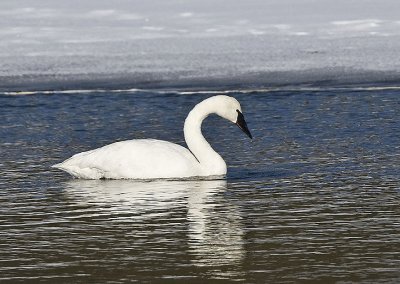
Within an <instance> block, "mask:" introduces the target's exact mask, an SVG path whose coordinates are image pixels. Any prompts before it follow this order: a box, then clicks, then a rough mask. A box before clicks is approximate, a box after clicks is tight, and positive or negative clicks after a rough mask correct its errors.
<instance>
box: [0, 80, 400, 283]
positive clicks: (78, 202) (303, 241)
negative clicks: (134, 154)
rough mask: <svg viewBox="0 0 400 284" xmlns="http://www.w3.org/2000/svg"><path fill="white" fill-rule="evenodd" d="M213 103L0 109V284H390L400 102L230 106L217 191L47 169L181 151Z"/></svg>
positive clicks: (32, 104) (28, 99)
mask: <svg viewBox="0 0 400 284" xmlns="http://www.w3.org/2000/svg"><path fill="white" fill-rule="evenodd" d="M211 95H212V94H211V93H207V92H202V93H191V94H187V93H185V94H183V93H179V92H172V91H171V92H152V91H146V92H142V91H132V92H129V91H128V92H112V91H109V92H108V91H106V92H88V93H85V92H80V93H74V92H71V93H62V92H54V93H50V94H49V93H47V94H40V93H36V94H32V95H26V96H22V95H21V96H17V95H0V145H1V146H0V157H1V159H0V172H1V178H0V281H1V282H3V281H4V282H35V283H36V282H38V281H41V282H43V283H99V282H110V283H123V282H128V281H131V282H139V283H146V282H151V283H154V282H156V283H157V282H181V283H187V282H188V281H191V282H195V283H204V282H210V281H213V282H218V281H220V282H228V281H232V282H233V281H238V282H245V283H293V282H307V283H308V282H319V283H322V282H324V283H332V282H338V283H350V282H362V283H396V282H398V281H400V261H399V259H400V250H399V248H400V241H399V240H400V209H399V203H400V202H399V201H400V190H399V189H400V181H399V180H400V122H399V114H400V90H399V89H395V88H391V89H390V88H389V89H385V88H380V89H373V88H365V89H363V88H359V89H351V88H348V89H334V88H331V89H325V90H318V89H309V90H307V89H297V90H275V91H254V92H252V91H249V92H235V91H233V92H231V93H230V95H232V96H234V97H236V98H237V99H238V100H239V101H240V102H241V104H242V108H243V110H244V114H245V117H246V120H247V123H248V126H249V128H250V130H251V132H252V134H253V136H254V139H253V141H250V140H249V139H248V138H247V137H246V136H245V135H244V134H243V133H242V132H241V131H240V129H238V128H237V127H236V126H235V125H232V124H231V123H229V122H227V121H225V120H223V119H221V118H219V117H209V118H208V119H207V120H206V121H205V122H204V124H203V131H204V134H205V136H206V138H207V139H208V140H209V141H210V143H211V144H212V145H213V146H214V148H215V149H216V150H217V151H218V152H220V153H221V155H222V156H223V157H224V159H225V160H226V162H227V164H228V176H227V179H226V180H215V181H154V182H138V181H107V180H106V181H85V180H73V179H72V178H71V177H70V176H68V175H67V174H65V173H63V172H60V171H57V170H53V169H50V166H51V165H52V164H55V163H57V162H60V161H62V160H64V159H66V158H68V157H70V156H71V155H73V154H75V153H78V152H81V151H86V150H89V149H93V148H96V147H100V146H103V145H105V144H108V143H112V142H114V141H119V140H127V139H136V138H156V139H163V140H168V141H171V142H175V143H179V144H182V145H184V140H183V131H182V127H183V121H184V119H185V117H186V115H187V113H188V112H189V111H190V109H191V108H192V107H193V106H194V105H195V104H196V103H198V102H200V101H201V100H203V99H204V98H207V97H209V96H211Z"/></svg>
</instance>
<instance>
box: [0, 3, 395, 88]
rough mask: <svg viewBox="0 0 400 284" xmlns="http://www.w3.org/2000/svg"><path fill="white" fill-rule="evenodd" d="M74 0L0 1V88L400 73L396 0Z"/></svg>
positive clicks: (270, 81)
mask: <svg viewBox="0 0 400 284" xmlns="http://www.w3.org/2000/svg"><path fill="white" fill-rule="evenodd" d="M72 2H74V3H69V2H68V3H69V4H68V5H67V4H66V3H56V2H54V1H50V0H42V1H31V0H20V1H11V0H4V1H2V2H1V3H0V36H1V39H2V40H1V41H0V91H31V90H51V89H59V90H63V89H82V88H84V89H95V88H103V89H115V88H117V89H118V88H187V87H192V88H216V87H218V88H235V87H237V88H248V87H254V88H258V87H269V86H284V85H289V86H294V85H365V84H388V85H396V84H397V83H398V82H400V61H399V60H397V59H398V58H400V16H398V15H397V14H398V13H397V11H398V9H396V8H400V7H399V4H398V2H397V1H396V0H384V1H380V2H379V5H378V4H377V3H376V1H370V0H356V1H344V0H339V1H337V2H335V3H334V4H332V3H331V1H327V0H321V1H318V2H316V1H310V0H298V1H294V0H285V1H275V0H270V1H261V0H252V1H248V2H247V1H246V3H244V2H243V3H242V2H240V1H237V2H236V1H235V2H232V1H227V0H220V1H211V0H205V1H204V3H203V2H202V3H201V4H199V3H198V2H197V1H194V0H189V1H185V2H184V3H183V2H181V1H161V0H152V1H149V2H146V3H143V1H125V0H117V1H113V3H109V2H107V1H85V2H81V1H75V0H73V1H72ZM75 2H76V3H75Z"/></svg>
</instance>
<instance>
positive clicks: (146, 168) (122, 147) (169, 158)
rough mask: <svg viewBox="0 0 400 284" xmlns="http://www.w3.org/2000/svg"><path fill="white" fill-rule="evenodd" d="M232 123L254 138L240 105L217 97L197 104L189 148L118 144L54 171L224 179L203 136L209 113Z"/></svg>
mask: <svg viewBox="0 0 400 284" xmlns="http://www.w3.org/2000/svg"><path fill="white" fill-rule="evenodd" d="M212 113H215V114H218V115H219V116H221V117H223V118H225V119H227V120H230V121H232V122H233V123H235V124H236V125H238V126H239V128H240V129H242V130H243V131H244V132H245V133H246V134H247V135H248V136H249V137H250V138H252V136H251V134H250V131H249V129H248V128H247V124H246V121H245V120H244V117H243V114H242V109H241V107H240V104H239V102H238V101H237V100H236V99H234V98H232V97H229V96H224V95H219V96H214V97H211V98H208V99H205V100H204V101H202V102H200V103H199V104H197V105H196V106H195V107H194V108H193V110H192V111H190V113H189V115H188V116H187V118H186V120H185V125H184V129H183V130H184V135H185V140H186V144H187V146H188V148H189V150H188V149H186V148H184V147H182V146H180V145H177V144H174V143H170V142H167V141H161V140H154V139H137V140H128V141H121V142H115V143H112V144H110V145H106V146H104V147H101V148H98V149H95V150H91V151H87V152H82V153H79V154H76V155H74V156H72V157H71V158H69V159H67V160H65V161H64V162H62V163H60V164H57V165H54V166H53V167H54V168H58V169H61V170H63V171H66V172H68V173H69V174H71V175H72V176H74V177H77V178H84V179H101V178H106V179H159V178H191V177H207V176H224V175H225V174H226V164H225V161H224V160H223V159H222V157H221V156H220V155H219V154H218V153H217V152H215V151H214V150H213V149H212V148H211V146H210V144H209V143H208V142H207V141H206V140H205V139H204V137H203V135H202V133H201V124H202V122H203V120H204V119H205V118H206V117H207V116H208V115H209V114H212Z"/></svg>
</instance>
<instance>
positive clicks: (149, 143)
mask: <svg viewBox="0 0 400 284" xmlns="http://www.w3.org/2000/svg"><path fill="white" fill-rule="evenodd" d="M54 167H56V168H59V169H62V170H64V171H66V172H68V173H70V174H71V175H73V176H75V177H78V178H89V179H99V178H113V179H120V178H127V179H128V178H131V179H132V178H136V179H151V178H172V177H176V178H179V177H189V176H195V175H199V174H200V172H199V163H198V162H197V160H196V158H195V157H194V156H193V155H192V154H191V153H190V151H189V150H188V149H186V148H184V147H182V146H180V145H177V144H173V143H170V142H166V141H160V140H153V139H139V140H129V141H122V142H116V143H113V144H110V145H107V146H104V147H101V148H98V149H95V150H91V151H87V152H83V153H79V154H76V155H74V156H72V157H71V158H69V159H68V160H65V161H64V162H63V163H61V164H57V165H55V166H54Z"/></svg>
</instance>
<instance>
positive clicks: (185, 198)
mask: <svg viewBox="0 0 400 284" xmlns="http://www.w3.org/2000/svg"><path fill="white" fill-rule="evenodd" d="M226 188H227V183H226V181H225V180H194V181H162V180H160V181H152V182H143V181H130V180H114V181H108V180H106V181H104V180H93V181H88V180H72V181H70V182H68V183H67V184H66V194H67V195H69V197H72V196H73V199H74V200H75V202H78V203H79V204H81V205H84V204H86V205H88V204H89V205H95V207H96V210H97V211H104V212H97V214H102V213H103V214H110V213H112V214H113V215H114V218H115V217H117V218H118V216H121V217H122V216H124V218H126V216H127V213H129V215H128V216H130V217H129V218H133V217H135V218H140V219H141V222H142V223H146V220H148V219H150V218H154V217H160V215H169V214H171V213H173V211H174V210H176V209H179V208H180V209H182V208H185V207H187V222H188V235H187V237H188V247H189V253H190V254H191V255H192V257H191V259H192V262H193V264H194V265H196V266H211V267H214V268H216V267H218V266H221V265H222V266H226V265H233V266H237V265H238V264H240V263H241V261H242V259H243V256H244V252H243V228H242V224H241V217H240V215H239V213H238V210H237V208H236V207H235V206H234V205H233V204H231V203H230V202H229V199H227V198H225V195H224V193H225V192H226ZM110 210H111V211H112V212H110ZM120 213H123V214H120ZM164 217H165V216H164ZM170 230H172V229H170ZM224 269H225V273H226V272H227V271H226V267H225V268H224ZM215 272H216V271H215ZM228 273H229V272H228Z"/></svg>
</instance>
